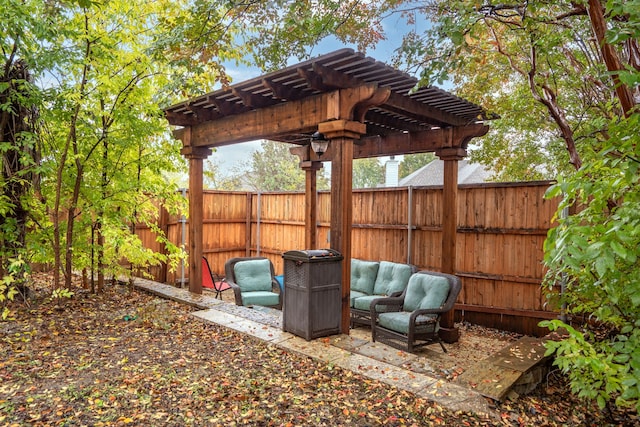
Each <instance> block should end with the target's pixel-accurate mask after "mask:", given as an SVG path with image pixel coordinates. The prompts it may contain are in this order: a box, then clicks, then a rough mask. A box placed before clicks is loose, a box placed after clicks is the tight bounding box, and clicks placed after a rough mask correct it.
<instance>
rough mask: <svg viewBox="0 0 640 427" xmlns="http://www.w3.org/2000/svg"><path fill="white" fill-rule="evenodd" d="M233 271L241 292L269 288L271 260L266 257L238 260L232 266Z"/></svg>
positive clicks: (267, 289)
mask: <svg viewBox="0 0 640 427" xmlns="http://www.w3.org/2000/svg"><path fill="white" fill-rule="evenodd" d="M233 273H234V275H235V279H236V280H235V282H236V284H237V285H238V286H240V289H241V291H242V292H253V291H270V290H271V261H269V260H268V259H252V260H246V261H238V262H237V263H236V264H235V265H234V266H233Z"/></svg>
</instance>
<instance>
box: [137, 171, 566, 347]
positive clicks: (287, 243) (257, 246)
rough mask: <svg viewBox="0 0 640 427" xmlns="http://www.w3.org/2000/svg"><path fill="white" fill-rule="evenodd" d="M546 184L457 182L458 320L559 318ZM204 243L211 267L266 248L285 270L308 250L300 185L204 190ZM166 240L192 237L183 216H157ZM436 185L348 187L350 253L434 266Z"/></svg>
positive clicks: (323, 200) (162, 273) (322, 214)
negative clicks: (546, 262)
mask: <svg viewBox="0 0 640 427" xmlns="http://www.w3.org/2000/svg"><path fill="white" fill-rule="evenodd" d="M549 185H550V183H549V182H546V181H545V182H526V183H495V184H493V183H492V184H474V185H461V186H460V188H459V194H458V235H457V249H456V251H457V260H456V274H457V275H458V276H459V277H461V279H462V282H463V289H462V292H461V294H460V297H459V299H458V304H457V305H456V319H457V320H465V321H469V322H471V323H476V324H482V325H486V326H490V327H495V328H499V329H503V330H510V331H516V332H520V333H524V334H529V335H540V334H543V333H545V332H546V330H544V329H542V328H539V327H538V326H537V324H538V322H539V321H540V320H542V319H549V318H555V317H557V315H558V313H557V311H556V309H557V308H556V307H552V306H551V305H550V304H548V303H547V298H546V293H547V292H546V291H545V290H543V289H542V287H541V282H542V279H543V276H544V268H543V264H542V260H543V242H544V239H545V237H546V235H547V231H548V229H549V228H550V226H551V219H552V217H553V214H554V213H555V211H556V208H557V204H558V201H557V200H545V199H544V197H543V196H544V193H545V191H546V190H547V188H548V187H549ZM203 202H204V203H203V205H204V224H203V235H202V241H203V250H204V255H205V256H206V257H207V259H208V260H209V263H210V265H211V268H212V269H213V270H215V271H216V272H218V273H223V272H224V263H225V261H226V260H227V259H229V258H231V257H236V256H256V255H260V256H265V257H268V258H270V259H271V261H272V262H273V263H274V266H275V268H276V272H277V273H279V274H282V271H283V261H282V253H283V252H286V251H288V250H292V249H307V248H304V247H303V246H304V241H305V240H304V236H305V235H304V227H305V218H304V213H305V209H304V207H305V195H304V193H262V194H261V193H249V192H223V191H206V192H205V194H204V201H203ZM329 204H330V194H329V193H325V192H320V193H319V195H318V210H319V211H318V242H319V246H320V247H329V246H330V241H329V239H330V235H329V220H330V218H329V215H330V206H329ZM159 221H160V224H159V225H160V227H161V228H162V229H163V230H165V232H166V233H167V236H168V237H169V239H170V241H172V242H173V243H175V244H177V245H181V244H184V245H185V246H186V245H188V241H187V239H188V226H189V224H188V221H184V220H183V219H182V218H179V217H175V216H169V215H166V214H161V215H160V220H159ZM136 233H137V234H138V236H140V238H141V239H142V241H143V242H144V244H145V245H146V246H147V247H149V248H151V249H154V250H162V248H161V247H160V245H159V244H158V243H156V242H155V236H154V235H153V233H152V232H151V230H150V229H148V228H145V227H137V228H136ZM441 236H442V187H439V186H433V187H408V188H390V189H386V188H385V189H371V190H354V192H353V231H352V257H354V258H360V259H367V260H387V261H394V262H405V263H411V264H414V265H416V266H417V267H418V268H419V269H425V270H436V271H439V270H440V265H441V253H442V243H441ZM149 272H150V273H151V274H153V275H154V277H155V279H156V280H158V281H160V282H166V283H179V282H180V280H182V278H186V275H187V274H188V273H187V272H188V268H187V266H186V265H185V267H184V271H183V270H182V269H181V268H179V269H178V270H177V271H167V270H166V268H157V269H154V270H151V271H149Z"/></svg>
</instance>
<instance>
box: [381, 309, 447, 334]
mask: <svg viewBox="0 0 640 427" xmlns="http://www.w3.org/2000/svg"><path fill="white" fill-rule="evenodd" d="M410 316H411V313H409V312H406V311H395V312H391V313H380V314H378V324H379V325H380V326H382V327H383V328H386V329H390V330H392V331H396V332H400V333H401V334H405V335H407V334H409V317H410ZM437 330H438V325H437V323H436V316H435V315H431V314H429V315H424V316H418V318H417V319H416V327H415V332H416V333H419V334H425V333H432V332H437Z"/></svg>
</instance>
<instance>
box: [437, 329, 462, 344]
mask: <svg viewBox="0 0 640 427" xmlns="http://www.w3.org/2000/svg"><path fill="white" fill-rule="evenodd" d="M438 335H439V336H440V339H441V340H442V341H444V342H446V343H447V344H453V343H454V342H458V339H460V330H459V329H458V328H456V327H455V326H454V327H452V328H443V327H440V329H439V330H438Z"/></svg>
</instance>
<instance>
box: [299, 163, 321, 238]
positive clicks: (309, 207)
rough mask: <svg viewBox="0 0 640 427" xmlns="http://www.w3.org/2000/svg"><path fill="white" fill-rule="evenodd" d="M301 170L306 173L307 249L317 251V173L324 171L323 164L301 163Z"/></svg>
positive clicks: (305, 236) (305, 216)
mask: <svg viewBox="0 0 640 427" xmlns="http://www.w3.org/2000/svg"><path fill="white" fill-rule="evenodd" d="M300 168H302V169H303V170H304V171H305V203H304V210H305V215H304V218H305V222H306V224H305V235H304V243H305V248H307V249H317V245H318V178H317V172H318V170H319V169H322V162H314V161H307V162H301V163H300Z"/></svg>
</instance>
